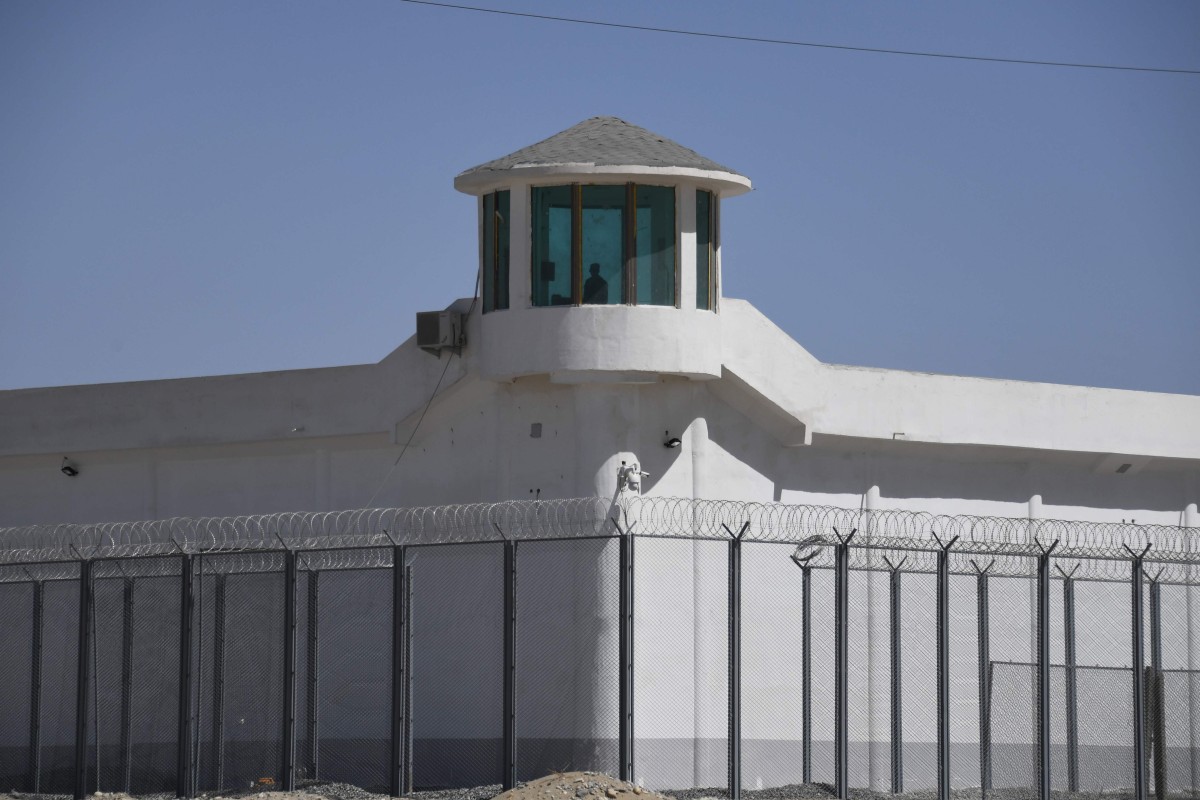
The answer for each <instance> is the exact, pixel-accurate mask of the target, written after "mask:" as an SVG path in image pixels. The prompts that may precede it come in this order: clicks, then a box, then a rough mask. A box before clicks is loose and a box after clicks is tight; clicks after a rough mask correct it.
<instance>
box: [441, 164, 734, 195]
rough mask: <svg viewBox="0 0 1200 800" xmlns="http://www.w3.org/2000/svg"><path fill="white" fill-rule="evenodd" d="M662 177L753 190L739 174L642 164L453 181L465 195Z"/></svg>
mask: <svg viewBox="0 0 1200 800" xmlns="http://www.w3.org/2000/svg"><path fill="white" fill-rule="evenodd" d="M646 177H651V178H659V179H663V178H666V179H669V180H670V181H671V182H672V183H675V182H680V181H694V182H696V183H700V184H704V185H706V186H708V187H711V188H712V189H714V190H716V191H717V192H718V193H719V194H720V195H721V196H722V197H736V196H737V195H740V194H745V193H746V192H749V191H750V190H751V189H752V188H753V187H752V186H751V184H750V179H749V178H747V177H746V176H744V175H739V174H737V173H736V172H726V171H723V170H710V169H699V168H696V167H650V166H644V165H639V164H612V165H596V164H586V163H563V164H530V165H528V166H518V167H509V168H506V169H497V170H492V169H479V168H476V169H473V170H468V171H467V172H464V173H462V174H460V175H458V176H457V177H456V178H455V179H454V188H455V189H457V190H458V191H460V192H463V193H464V194H470V195H477V196H478V195H481V194H485V193H487V192H490V191H494V190H496V189H502V188H504V187H506V186H512V185H516V184H524V183H536V182H538V181H540V180H542V179H553V180H554V181H556V182H559V183H562V182H563V179H571V180H573V181H578V182H589V181H592V180H596V179H599V180H598V182H610V181H611V182H617V179H618V178H646Z"/></svg>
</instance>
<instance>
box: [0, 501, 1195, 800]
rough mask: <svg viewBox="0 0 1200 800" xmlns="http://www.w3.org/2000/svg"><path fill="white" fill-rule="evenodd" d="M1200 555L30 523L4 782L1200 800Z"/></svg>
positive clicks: (1117, 545)
mask: <svg viewBox="0 0 1200 800" xmlns="http://www.w3.org/2000/svg"><path fill="white" fill-rule="evenodd" d="M1198 537H1200V530H1197V529H1186V528H1178V527H1170V526H1144V525H1133V524H1119V525H1114V524H1101V523H1084V522H1067V521H1056V520H1027V519H1005V518H996V517H968V516H936V515H929V514H923V513H912V512H896V511H869V512H867V511H854V510H848V509H839V508H831V507H819V506H796V505H785V504H756V503H743V502H731V501H711V500H691V499H672V498H643V497H636V496H631V497H625V498H622V499H621V500H620V501H619V502H617V503H610V502H609V501H605V500H601V499H598V498H587V499H577V500H561V501H514V502H507V503H496V504H476V505H465V506H448V507H436V508H416V509H371V510H359V511H346V512H331V513H288V514H273V515H264V516H255V517H236V518H211V519H171V520H161V521H152V522H138V523H111V524H102V525H58V526H34V527H28V528H15V529H13V528H10V529H0V602H2V603H3V607H4V609H5V611H6V613H5V614H4V615H0V644H2V645H3V650H4V652H5V653H6V658H5V659H3V660H0V781H4V780H7V785H8V786H10V787H12V788H19V789H21V790H24V791H30V792H43V793H47V792H71V793H73V794H74V796H75V797H77V798H82V797H83V796H85V795H86V794H88V793H90V792H91V791H94V790H96V789H100V790H105V791H114V790H115V791H127V792H134V793H149V792H168V791H173V792H175V793H176V794H177V796H180V797H193V796H196V795H197V794H199V793H201V792H205V791H216V790H221V789H224V788H228V787H245V786H247V785H256V786H262V787H272V788H284V789H289V788H292V787H294V786H295V785H296V782H297V781H298V780H303V779H328V780H342V781H347V782H353V783H357V784H359V785H363V786H368V787H372V788H378V789H380V790H382V791H388V792H390V793H391V794H392V795H393V796H399V795H402V794H404V793H406V792H407V791H409V790H411V789H412V788H414V787H445V786H468V785H484V784H491V783H500V784H502V785H504V786H506V787H507V786H512V785H514V784H515V783H516V782H517V781H520V780H525V779H529V778H532V777H535V776H537V775H539V774H541V773H543V772H546V771H550V770H565V769H596V770H602V771H606V772H611V773H613V774H616V775H619V776H620V777H622V778H624V779H629V780H637V781H639V782H642V783H645V784H647V785H651V786H655V787H659V788H684V787H689V786H707V787H713V786H717V787H720V786H722V785H723V786H724V789H725V791H727V792H728V794H729V796H730V797H731V798H734V799H735V800H736V798H738V797H739V796H740V793H741V790H742V788H743V786H745V787H748V788H758V787H763V786H778V785H783V784H787V783H810V782H814V781H819V782H827V783H829V784H831V785H832V786H833V787H834V789H835V791H836V793H837V795H838V796H839V797H843V798H844V797H848V795H849V792H850V789H851V788H871V789H877V790H881V791H890V792H894V793H899V792H903V791H936V793H937V795H938V796H939V797H940V798H948V797H949V796H950V792H951V791H952V790H955V789H963V788H972V787H977V788H978V789H979V790H980V792H981V793H982V794H984V795H986V794H987V793H988V792H989V791H992V790H997V789H1014V788H1015V789H1025V790H1026V791H1028V792H1029V793H1030V794H1031V795H1033V794H1036V795H1038V796H1039V797H1041V798H1043V799H1044V800H1048V798H1049V796H1050V792H1051V791H1064V790H1065V791H1071V792H1092V793H1094V792H1097V791H1105V790H1115V789H1125V790H1128V791H1130V792H1132V793H1133V794H1134V795H1135V796H1136V797H1138V798H1145V797H1148V795H1149V793H1151V792H1153V793H1155V794H1156V796H1157V797H1160V798H1161V797H1165V795H1166V793H1167V792H1168V791H1170V792H1182V791H1196V790H1200V780H1198V777H1200V751H1198V749H1197V733H1198V732H1200V672H1197V671H1196V667H1197V666H1198V665H1196V664H1195V663H1193V661H1194V658H1193V656H1192V652H1193V650H1195V649H1196V648H1193V647H1192V646H1191V642H1192V638H1193V636H1194V631H1195V632H1200V630H1197V629H1200V603H1198V602H1197V601H1198V600H1200V598H1197V597H1194V596H1193V595H1194V592H1193V588H1192V587H1193V585H1194V583H1195V581H1194V576H1193V564H1195V563H1196V561H1197V556H1196V555H1195V553H1196V552H1197V549H1198V548H1197V545H1198V544H1200V540H1198ZM635 543H636V545H637V546H636V548H635V546H634V545H635ZM1193 612H1196V613H1193Z"/></svg>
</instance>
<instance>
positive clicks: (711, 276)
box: [695, 188, 721, 311]
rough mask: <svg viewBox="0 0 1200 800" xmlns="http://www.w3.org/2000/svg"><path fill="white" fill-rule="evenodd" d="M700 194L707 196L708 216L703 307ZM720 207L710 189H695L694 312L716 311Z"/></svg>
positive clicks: (718, 201)
mask: <svg viewBox="0 0 1200 800" xmlns="http://www.w3.org/2000/svg"><path fill="white" fill-rule="evenodd" d="M701 194H705V195H708V214H707V220H706V222H707V223H708V241H707V242H706V243H705V244H704V254H705V255H706V256H707V258H708V270H707V276H706V277H707V279H708V287H707V288H708V295H707V297H708V304H707V305H703V306H702V305H700V282H699V266H700V254H701V247H700V241H699V233H700V214H699V211H700V195H701ZM720 207H721V203H720V195H719V194H718V193H717V192H714V191H712V190H710V189H701V188H697V189H696V225H695V227H696V232H695V235H696V265H695V266H696V268H697V269H696V271H697V276H696V277H697V281H696V310H697V311H716V310H717V297H719V296H720V295H719V293H718V292H717V253H718V251H719V247H720V239H719V237H720V230H721V227H720Z"/></svg>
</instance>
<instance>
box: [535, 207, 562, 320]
mask: <svg viewBox="0 0 1200 800" xmlns="http://www.w3.org/2000/svg"><path fill="white" fill-rule="evenodd" d="M531 194H532V201H531V206H532V208H531V212H532V215H531V216H532V227H533V243H532V244H533V248H532V260H533V283H532V286H533V304H534V305H535V306H563V305H569V304H570V303H571V302H572V300H571V244H572V243H571V239H572V236H571V187H570V186H542V187H535V188H534V189H533V190H532V193H531Z"/></svg>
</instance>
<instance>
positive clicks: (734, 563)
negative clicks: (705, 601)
mask: <svg viewBox="0 0 1200 800" xmlns="http://www.w3.org/2000/svg"><path fill="white" fill-rule="evenodd" d="M721 527H722V528H725V532H726V533H728V534H729V797H730V800H741V797H742V537H743V536H745V535H746V531H747V530H749V529H750V523H749V522H746V523H745V524H744V525H742V529H741V530H740V531H738V532H737V533H736V534H735V533H734V532H733V531H731V530H730V529H729V528H728V526H726V525H725V524H724V523H721Z"/></svg>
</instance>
